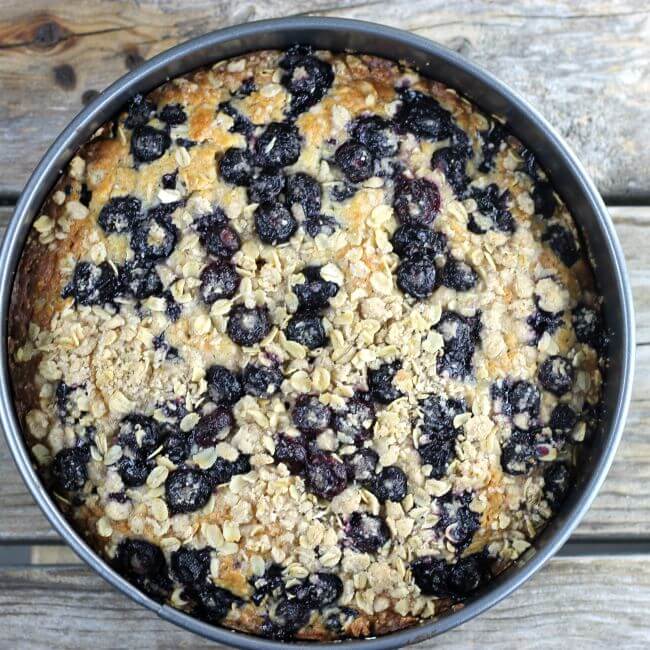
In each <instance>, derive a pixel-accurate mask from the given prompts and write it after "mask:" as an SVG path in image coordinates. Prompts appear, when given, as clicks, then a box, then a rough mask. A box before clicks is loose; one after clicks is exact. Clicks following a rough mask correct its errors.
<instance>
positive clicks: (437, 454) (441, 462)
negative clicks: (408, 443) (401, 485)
mask: <svg viewBox="0 0 650 650" xmlns="http://www.w3.org/2000/svg"><path fill="white" fill-rule="evenodd" d="M455 447H456V443H455V441H454V440H445V439H436V440H435V441H434V442H430V443H426V444H423V445H420V447H418V453H419V454H420V457H421V458H422V464H423V465H430V466H431V472H430V474H429V476H431V477H432V478H435V479H438V480H439V479H441V478H442V477H443V476H444V475H445V474H446V473H447V468H448V467H449V463H451V461H452V460H453V458H454V456H455V455H456V450H455Z"/></svg>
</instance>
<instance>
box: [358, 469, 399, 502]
mask: <svg viewBox="0 0 650 650" xmlns="http://www.w3.org/2000/svg"><path fill="white" fill-rule="evenodd" d="M366 488H367V489H368V490H370V492H372V493H373V494H374V495H375V496H376V497H377V500H378V501H379V503H385V502H386V501H395V502H396V503H399V502H400V501H401V500H402V499H403V498H404V497H405V496H406V492H407V480H406V474H405V473H404V472H403V471H402V470H401V469H400V468H399V467H397V466H396V465H389V466H388V467H384V469H382V470H381V472H379V474H376V475H375V476H373V477H371V479H370V481H368V483H367V484H366Z"/></svg>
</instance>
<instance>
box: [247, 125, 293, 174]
mask: <svg viewBox="0 0 650 650" xmlns="http://www.w3.org/2000/svg"><path fill="white" fill-rule="evenodd" d="M255 154H256V158H257V164H258V165H259V166H260V167H263V168H264V169H280V168H281V167H287V166H288V165H293V163H295V162H296V161H297V160H298V158H299V157H300V135H299V133H298V129H297V128H296V127H295V126H293V125H292V124H285V123H283V122H271V123H270V124H269V125H268V126H267V127H266V130H265V131H264V133H262V135H260V137H259V138H258V139H257V143H256V145H255Z"/></svg>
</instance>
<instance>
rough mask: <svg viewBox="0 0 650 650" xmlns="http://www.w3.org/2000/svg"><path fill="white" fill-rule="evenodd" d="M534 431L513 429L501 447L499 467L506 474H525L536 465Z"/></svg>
mask: <svg viewBox="0 0 650 650" xmlns="http://www.w3.org/2000/svg"><path fill="white" fill-rule="evenodd" d="M535 434H536V431H534V430H525V431H524V430H522V429H513V430H512V433H511V434H510V437H509V438H508V440H506V441H505V443H504V444H503V445H502V447H501V467H502V468H503V471H504V472H506V473H508V474H526V473H527V472H528V470H529V469H530V468H531V467H532V466H533V465H534V464H535V463H536V461H537V455H536V450H535Z"/></svg>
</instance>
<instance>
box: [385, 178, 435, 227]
mask: <svg viewBox="0 0 650 650" xmlns="http://www.w3.org/2000/svg"><path fill="white" fill-rule="evenodd" d="M393 207H394V208H395V212H396V214H397V218H398V219H399V220H400V221H401V222H402V223H408V224H411V225H421V226H428V225H429V224H431V223H433V220H434V219H435V218H436V216H437V214H438V210H440V192H439V191H438V188H437V187H436V186H435V185H434V184H433V183H432V182H431V181H428V180H427V179H426V178H413V179H410V178H406V177H405V176H399V177H398V178H397V180H396V181H395V196H394V198H393Z"/></svg>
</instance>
